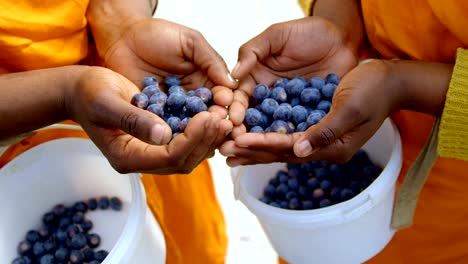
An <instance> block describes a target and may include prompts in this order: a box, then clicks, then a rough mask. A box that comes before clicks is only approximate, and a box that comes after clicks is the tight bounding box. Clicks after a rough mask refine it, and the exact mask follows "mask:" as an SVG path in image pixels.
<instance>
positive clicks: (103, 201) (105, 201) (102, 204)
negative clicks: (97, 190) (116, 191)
mask: <svg viewBox="0 0 468 264" xmlns="http://www.w3.org/2000/svg"><path fill="white" fill-rule="evenodd" d="M109 205H110V201H109V197H107V196H102V197H100V198H99V200H98V207H99V209H101V210H106V209H108V208H109Z"/></svg>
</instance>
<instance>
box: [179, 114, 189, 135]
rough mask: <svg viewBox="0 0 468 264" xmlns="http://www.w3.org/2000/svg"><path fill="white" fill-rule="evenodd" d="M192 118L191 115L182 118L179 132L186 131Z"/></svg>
mask: <svg viewBox="0 0 468 264" xmlns="http://www.w3.org/2000/svg"><path fill="white" fill-rule="evenodd" d="M191 119H192V118H191V117H185V118H184V119H182V120H181V121H180V123H179V132H181V133H182V132H184V131H185V128H187V125H188V123H189V122H190V120H191Z"/></svg>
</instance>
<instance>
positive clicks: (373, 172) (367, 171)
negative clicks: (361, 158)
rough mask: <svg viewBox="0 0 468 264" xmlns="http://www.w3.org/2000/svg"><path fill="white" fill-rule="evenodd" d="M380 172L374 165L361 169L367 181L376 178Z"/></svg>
mask: <svg viewBox="0 0 468 264" xmlns="http://www.w3.org/2000/svg"><path fill="white" fill-rule="evenodd" d="M381 171H382V170H381V169H380V168H378V167H377V166H374V165H368V166H365V167H364V169H363V174H364V177H366V178H367V179H373V178H377V176H379V174H380V172H381Z"/></svg>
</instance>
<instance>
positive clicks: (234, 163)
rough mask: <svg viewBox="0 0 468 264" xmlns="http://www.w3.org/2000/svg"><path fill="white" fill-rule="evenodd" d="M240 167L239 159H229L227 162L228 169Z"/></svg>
mask: <svg viewBox="0 0 468 264" xmlns="http://www.w3.org/2000/svg"><path fill="white" fill-rule="evenodd" d="M239 165H240V160H239V159H231V160H229V162H228V166H229V167H237V166H239Z"/></svg>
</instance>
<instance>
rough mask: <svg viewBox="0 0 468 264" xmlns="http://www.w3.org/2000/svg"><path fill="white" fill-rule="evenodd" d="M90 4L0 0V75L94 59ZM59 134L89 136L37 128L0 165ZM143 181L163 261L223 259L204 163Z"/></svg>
mask: <svg viewBox="0 0 468 264" xmlns="http://www.w3.org/2000/svg"><path fill="white" fill-rule="evenodd" d="M88 3H89V0H74V1H63V0H28V1H17V0H2V1H0V73H7V72H18V71H26V70H32V69H38V68H48V67H57V66H62V65H70V64H77V63H79V62H81V63H96V62H98V61H99V60H96V58H90V57H86V56H88V55H91V56H92V54H95V51H93V50H92V49H91V48H90V47H91V46H90V45H89V43H88V41H89V40H88V35H87V34H88V33H87V25H86V23H87V22H86V18H85V13H86V9H87V6H88ZM85 57H86V58H85ZM83 59H86V60H83ZM0 89H1V88H0ZM68 123H69V122H68ZM63 137H84V138H85V137H87V136H86V134H85V133H84V132H81V131H71V130H62V129H57V130H48V131H42V132H38V133H36V134H35V135H33V136H31V137H30V138H27V139H24V140H23V141H21V142H20V143H18V144H16V145H14V146H11V147H10V148H8V149H7V151H6V152H4V154H3V155H2V156H1V157H0V168H1V167H2V166H4V165H5V164H6V163H7V162H8V161H10V160H12V159H13V158H14V157H16V156H17V155H19V154H21V153H23V152H24V151H27V150H28V149H30V148H32V147H34V146H36V145H38V144H41V143H43V142H46V141H49V140H53V139H58V138H63ZM143 183H144V186H145V190H146V192H147V200H148V204H149V207H150V209H151V211H152V212H153V214H154V216H155V218H156V219H157V220H158V222H159V224H160V226H161V229H162V231H163V232H164V235H165V239H166V248H167V253H166V255H167V260H166V263H170V264H172V263H176V264H178V263H190V264H198V263H199V264H202V263H203V264H208V263H224V258H225V255H226V250H227V237H226V230H225V229H226V227H225V222H224V218H223V214H222V211H221V208H220V206H219V204H218V201H217V198H216V195H215V190H214V185H213V181H212V175H211V171H210V168H209V165H208V162H207V161H204V162H203V163H202V164H200V166H198V167H197V168H196V169H195V170H194V171H193V172H192V173H191V174H189V175H171V176H157V175H144V177H143Z"/></svg>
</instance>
